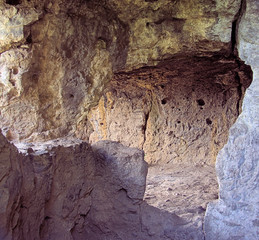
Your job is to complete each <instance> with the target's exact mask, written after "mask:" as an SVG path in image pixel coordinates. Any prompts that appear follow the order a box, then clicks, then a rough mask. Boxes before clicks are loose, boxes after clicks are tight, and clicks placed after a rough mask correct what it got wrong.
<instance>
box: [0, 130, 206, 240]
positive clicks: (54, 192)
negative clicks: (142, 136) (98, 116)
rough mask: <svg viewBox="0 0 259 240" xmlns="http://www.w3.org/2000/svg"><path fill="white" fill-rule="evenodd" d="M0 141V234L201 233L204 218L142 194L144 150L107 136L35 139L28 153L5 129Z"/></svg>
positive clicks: (98, 239)
mask: <svg viewBox="0 0 259 240" xmlns="http://www.w3.org/2000/svg"><path fill="white" fill-rule="evenodd" d="M64 141H65V140H64ZM61 142H62V141H61V140H60V141H59V143H61ZM59 143H56V142H53V145H54V146H55V145H56V144H59ZM0 144H1V145H0V146H1V148H0V166H1V178H0V192H1V195H0V205H1V212H0V216H1V221H0V238H1V240H11V239H12V240H18V239H19V240H23V239H26V240H31V239H42V240H47V239H48V240H57V239H75V240H80V239H82V240H83V239H94V240H102V239H107V240H131V239H139V240H146V239H150V240H170V239H174V240H183V239H186V240H187V239H188V240H189V239H193V240H200V239H203V237H204V236H203V232H202V228H201V225H200V224H201V223H200V221H194V222H192V221H190V219H189V218H185V217H184V216H183V217H179V216H177V215H176V214H175V213H172V212H167V211H165V210H161V209H159V208H155V207H153V206H150V205H148V204H147V203H146V202H144V201H143V196H144V191H145V183H146V174H147V163H146V162H144V155H143V151H141V150H138V149H134V148H127V147H125V146H123V145H121V144H119V143H115V142H110V141H102V142H98V143H96V144H94V146H93V148H92V147H90V146H89V145H88V144H87V143H81V144H74V145H73V146H70V147H63V146H57V147H54V148H52V149H50V150H48V153H45V154H40V151H39V146H37V145H30V147H32V148H27V154H26V155H25V154H21V153H19V152H18V151H17V150H16V148H15V147H14V146H13V145H11V144H10V143H9V142H7V140H6V139H5V138H4V136H3V135H2V134H0ZM27 147H28V146H27ZM45 147H46V145H45ZM41 148H42V147H41ZM33 149H36V150H37V151H36V152H34V151H33ZM24 150H25V146H24ZM197 222H198V223H197Z"/></svg>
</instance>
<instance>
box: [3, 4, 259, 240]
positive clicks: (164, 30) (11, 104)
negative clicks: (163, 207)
mask: <svg viewBox="0 0 259 240" xmlns="http://www.w3.org/2000/svg"><path fill="white" fill-rule="evenodd" d="M258 11H259V6H258V1H256V0H246V1H241V0H235V1H233V0H225V1H221V0H216V1H209V0H203V1H200V0H191V1H187V0H176V1H169V0H165V1H162V0H157V1H156V0H145V1H140V0H122V1H116V0H111V1H104V0H98V1H93V0H76V1H71V0H56V1H54V0H43V1H38V0H30V1H29V0H6V1H4V0H0V12H1V14H0V32H1V35H0V107H1V109H0V110H1V112H0V127H1V128H3V130H4V133H5V135H6V136H7V138H8V139H9V140H14V141H31V142H32V141H35V140H37V141H38V140H46V139H55V138H57V137H61V136H67V135H72V136H77V137H79V138H81V139H84V140H86V139H88V137H89V136H90V140H91V141H93V142H95V141H96V140H97V139H114V140H120V141H121V142H123V143H125V144H126V145H128V146H136V147H138V148H141V149H144V150H145V151H147V159H148V160H149V162H150V163H157V162H158V161H159V162H161V163H165V162H168V161H169V162H170V161H172V163H174V161H178V162H181V161H182V156H183V157H184V158H185V159H188V161H189V162H194V163H198V164H201V163H202V164H203V163H204V162H206V163H210V162H213V158H215V155H216V154H217V151H218V150H219V148H221V146H222V145H223V144H224V142H225V141H226V138H227V133H226V131H227V129H228V128H229V126H230V125H231V124H232V123H233V122H234V121H235V119H236V117H237V115H238V114H239V113H240V106H241V101H242V96H243V93H244V90H245V88H246V87H247V86H248V85H249V70H248V69H247V68H246V67H245V66H244V65H243V64H241V63H240V62H239V61H236V60H234V59H233V58H232V57H231V55H232V53H233V51H234V50H235V47H237V49H238V52H239V56H240V57H241V58H242V60H244V61H246V63H247V64H249V65H251V66H252V70H253V72H254V77H253V78H254V81H253V83H252V85H251V86H250V88H249V89H248V91H247V93H246V96H245V99H244V105H243V112H242V114H241V116H240V118H239V119H238V120H237V122H236V123H235V125H234V126H233V128H232V129H231V132H230V137H229V141H228V144H227V145H226V146H225V148H224V149H223V150H222V152H221V153H220V155H219V157H218V160H217V164H216V165H217V172H218V177H219V183H220V199H219V201H218V202H215V203H212V204H211V205H210V206H209V208H208V210H207V213H206V221H205V233H206V238H207V239H212V240H213V239H222V240H225V239H249V240H251V239H257V236H258V234H259V233H258V212H259V209H258V205H259V204H258V182H259V180H258V176H259V174H258V171H259V170H258V158H259V156H258V136H259V133H258V127H259V123H258V112H259V110H258V106H259V105H258V95H259V93H258V81H259V80H258V74H259V60H258V56H259V53H258V42H259V41H258V34H256V33H257V31H258V30H257V29H258V28H259V26H258V17H257V16H258ZM219 55H220V56H221V57H217V56H219ZM182 56H185V59H182ZM170 59H171V62H170V61H168V60H170ZM166 60H167V61H166ZM192 60H193V61H196V64H194V65H195V67H196V68H197V69H199V71H197V70H196V71H193V70H190V69H191V68H192V67H191V65H193V63H192V64H190V62H192ZM181 61H182V62H181ZM166 62H167V63H168V62H169V63H170V64H167V65H166ZM159 63H164V64H165V66H164V68H163V67H162V66H161V65H159ZM179 63H183V65H182V66H179ZM188 65H190V67H187V66H188ZM204 65H206V66H207V67H208V68H207V67H206V68H203V66H204ZM208 65H211V66H208ZM144 66H153V68H145V69H141V70H139V71H134V69H136V68H140V67H144ZM154 66H156V68H154ZM166 66H167V68H168V69H165V68H166ZM174 66H175V67H174ZM218 67H219V68H218ZM182 68H184V71H183V70H181V69H182ZM161 69H162V70H161ZM186 69H187V72H185V71H186ZM188 69H189V70H188ZM163 72H164V76H163V75H162V74H163ZM114 73H115V77H114V78H113V74H114ZM134 74H136V76H133V75H134ZM197 75H201V76H202V78H197ZM149 76H151V79H149ZM147 78H148V79H147ZM112 79H113V80H112ZM205 79H206V81H205ZM111 80H112V81H111ZM109 81H111V83H110V85H109V86H108V83H109ZM125 83H126V84H127V86H128V87H125ZM107 86H108V87H107ZM106 87H107V90H106V91H105V92H104V89H105V88H106ZM193 87H194V91H193V90H192V89H193ZM103 93H104V94H103ZM183 98H185V99H183ZM100 99H101V100H100ZM97 105H98V107H97V108H94V107H95V106H97ZM179 109H180V111H179ZM222 109H224V111H223V112H222ZM203 110H206V113H205V111H203ZM208 110H210V111H208ZM89 111H90V112H89ZM124 112H126V113H127V114H124ZM179 112H183V113H184V115H185V116H186V118H187V120H186V119H184V117H182V115H180V114H179ZM117 116H119V117H120V119H123V120H120V121H119V122H117V121H116V120H117V119H116V118H117ZM114 120H115V121H114ZM197 120H198V121H197ZM185 121H186V122H187V123H186V122H185ZM125 123H126V127H124V126H125ZM131 125H134V126H135V128H134V129H132V128H130V126H131ZM120 126H123V127H124V128H122V129H121V128H120ZM183 127H184V128H183ZM186 129H188V131H186ZM112 130H114V131H116V132H113V131H112ZM224 132H225V133H224ZM165 134H167V135H165ZM196 138H197V139H198V141H197V144H191V143H192V142H194V140H195V141H196ZM205 143H206V144H207V143H208V145H209V148H205V145H206V144H205ZM0 146H1V149H0V161H1V162H0V163H1V165H0V166H1V168H0V169H1V172H0V192H1V195H0V205H1V208H0V209H1V213H0V217H1V219H0V224H1V225H0V234H1V235H0V237H1V238H3V239H25V238H26V239H58V238H61V239H73V238H74V239H85V238H89V239H97V240H98V239H103V236H105V237H106V239H109V240H114V239H123V240H125V239H132V238H134V239H143V240H144V239H145V240H146V239H153V240H158V239H174V240H177V239H197V240H200V239H202V238H203V237H204V236H203V234H204V233H203V231H202V228H201V226H199V227H197V226H192V224H191V223H186V222H185V221H183V220H182V219H179V218H178V217H177V216H175V215H172V214H168V213H164V212H163V213H162V212H161V211H159V210H158V209H153V208H152V207H150V206H148V205H146V204H145V203H143V202H141V198H142V196H143V193H144V192H143V190H144V180H145V171H146V170H145V169H146V165H145V163H144V162H143V156H142V157H141V154H142V153H141V152H139V151H138V150H134V151H133V152H134V154H133V156H132V155H131V156H129V157H126V156H127V154H128V151H129V150H128V149H126V150H125V149H124V148H123V147H122V146H120V147H118V146H117V145H116V144H114V143H108V142H102V143H97V144H96V145H95V147H94V149H92V148H91V147H90V146H89V145H88V144H87V143H82V145H77V146H73V147H69V148H65V147H59V148H56V149H54V150H53V152H52V153H47V154H45V155H36V154H34V153H33V152H32V151H31V150H29V154H28V156H24V155H21V154H19V153H18V152H17V150H16V149H15V148H14V147H13V146H12V145H9V143H8V142H7V141H6V139H4V138H3V136H2V135H0ZM117 147H118V148H117ZM112 149H118V152H120V154H118V156H116V154H117V152H116V153H115V152H113V151H114V150H112ZM197 149H198V150H197ZM93 150H94V151H93ZM157 150H158V151H157ZM193 151H194V152H193ZM97 152H98V154H97ZM125 154H126V155H125ZM179 154H182V155H179ZM100 155H102V156H104V157H100ZM139 158H140V159H139ZM137 159H139V161H137ZM193 159H195V160H193ZM130 160H132V165H131V164H130V163H129V162H130ZM116 167H119V168H122V170H123V172H120V171H118V172H115V171H114V169H115V168H116ZM132 168H134V169H135V171H136V172H133V173H132V172H131V171H130V170H131V169H132ZM136 168H138V170H137V169H136ZM143 174H144V175H143ZM137 176H138V177H137ZM93 199H94V201H93ZM2 206H3V207H2ZM154 225H156V226H155V227H153V226H154Z"/></svg>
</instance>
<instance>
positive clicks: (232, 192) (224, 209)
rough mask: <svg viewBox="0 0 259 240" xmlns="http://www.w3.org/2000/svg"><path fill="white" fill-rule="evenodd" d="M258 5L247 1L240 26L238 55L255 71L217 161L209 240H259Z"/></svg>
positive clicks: (207, 226) (208, 221) (207, 227)
mask: <svg viewBox="0 0 259 240" xmlns="http://www.w3.org/2000/svg"><path fill="white" fill-rule="evenodd" d="M258 15H259V2H258V1H256V0H247V1H246V8H245V11H244V13H243V16H242V19H241V21H240V24H239V30H238V51H239V55H240V57H241V58H242V60H244V61H245V62H246V63H247V64H250V65H251V67H252V70H253V82H252V84H251V85H250V87H249V88H248V90H247V91H246V93H245V97H244V101H243V109H242V113H241V115H240V116H239V118H238V119H237V121H236V123H235V124H234V125H233V126H232V128H231V129H230V134H229V140H228V143H227V145H225V147H224V148H223V149H222V150H221V152H220V154H219V155H218V158H217V163H216V168H217V175H218V179H219V186H220V189H219V191H220V192H219V196H220V198H219V200H218V201H216V202H213V203H211V204H210V205H209V206H208V209H207V212H206V217H205V233H206V239H207V240H214V239H215V240H216V239H221V240H232V239H235V240H258V239H259V224H258V223H259V131H258V129H259V117H258V116H259V104H258V101H259V48H258V46H259V45H258V43H259V27H258V26H259V20H258Z"/></svg>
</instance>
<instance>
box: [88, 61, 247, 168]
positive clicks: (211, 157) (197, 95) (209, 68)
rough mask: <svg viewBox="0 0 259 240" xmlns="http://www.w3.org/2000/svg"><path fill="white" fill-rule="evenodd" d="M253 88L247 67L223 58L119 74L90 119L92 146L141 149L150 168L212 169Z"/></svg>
mask: <svg viewBox="0 0 259 240" xmlns="http://www.w3.org/2000/svg"><path fill="white" fill-rule="evenodd" d="M250 82H251V70H250V68H249V67H248V66H246V65H244V64H243V63H241V62H239V61H237V60H235V59H234V58H224V57H221V56H210V57H202V56H201V57H198V56H181V57H179V56H178V57H176V58H175V59H172V60H170V61H167V62H163V63H161V64H159V66H158V67H155V68H142V69H140V70H136V71H132V72H127V73H119V74H116V75H115V77H114V79H113V80H112V81H111V83H110V84H109V85H108V86H107V89H106V90H105V94H104V95H103V97H102V98H101V100H100V102H99V105H98V106H97V107H95V108H93V109H92V110H91V111H90V113H89V115H88V119H89V120H90V122H91V124H92V127H93V130H94V131H93V133H92V134H91V135H90V138H89V140H90V142H96V141H99V140H103V139H108V140H112V141H119V142H122V143H123V144H124V145H126V146H130V147H137V148H139V149H143V150H144V151H145V160H146V161H147V162H149V163H150V164H171V165H173V164H175V163H190V164H192V165H193V164H196V165H204V164H213V163H214V162H215V159H216V156H217V154H218V151H219V149H221V148H222V147H223V145H224V144H225V143H226V142H227V138H228V129H229V128H230V126H232V124H233V123H234V122H235V120H236V118H237V116H238V115H239V113H240V112H241V106H242V100H243V94H244V92H245V89H246V88H247V87H248V86H249V85H250Z"/></svg>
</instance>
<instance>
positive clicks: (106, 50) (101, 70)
mask: <svg viewBox="0 0 259 240" xmlns="http://www.w3.org/2000/svg"><path fill="white" fill-rule="evenodd" d="M240 6H241V1H240V0H236V1H231V0H225V1H223V2H222V1H219V0H217V1H207V0H204V1H199V0H192V1H186V0H181V1H169V0H166V1H162V0H159V1H140V0H131V1H126V0H124V1H115V0H112V1H104V0H98V1H92V0H90V1H82V0H76V1H72V0H55V1H53V0H44V1H37V0H34V1H27V0H24V1H4V0H1V1H0V11H1V13H2V14H1V21H0V22H1V25H0V29H1V39H0V69H1V77H0V79H1V82H0V96H1V98H0V107H1V115H0V120H1V121H0V127H1V128H3V130H4V133H5V135H6V136H7V137H8V139H9V140H18V141H21V140H23V141H24V140H26V141H43V140H49V139H55V138H58V137H63V136H66V135H73V134H75V133H76V134H77V136H79V137H81V138H85V137H86V136H88V135H89V133H90V132H91V125H90V124H89V121H87V114H88V112H89V110H90V108H91V107H92V106H95V105H97V103H98V101H99V99H100V97H101V95H102V92H103V90H104V89H105V86H106V83H107V82H109V80H111V78H112V74H113V73H114V72H118V71H122V70H132V69H135V68H139V67H142V66H146V65H149V66H150V65H152V66H153V65H157V64H158V63H159V62H160V61H162V60H165V59H168V58H171V57H173V56H174V55H175V54H189V53H192V54H193V55H195V54H196V53H198V54H199V55H207V54H208V52H210V53H211V52H212V53H217V54H218V53H221V54H225V55H229V54H230V53H231V51H232V48H233V46H232V41H231V36H232V35H231V34H232V22H233V21H236V19H237V17H238V13H239V9H240Z"/></svg>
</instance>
